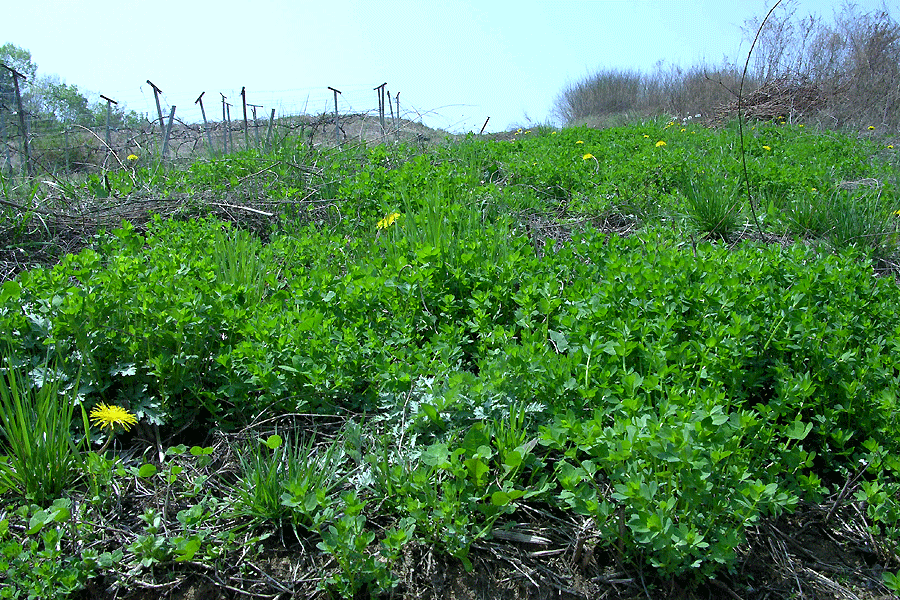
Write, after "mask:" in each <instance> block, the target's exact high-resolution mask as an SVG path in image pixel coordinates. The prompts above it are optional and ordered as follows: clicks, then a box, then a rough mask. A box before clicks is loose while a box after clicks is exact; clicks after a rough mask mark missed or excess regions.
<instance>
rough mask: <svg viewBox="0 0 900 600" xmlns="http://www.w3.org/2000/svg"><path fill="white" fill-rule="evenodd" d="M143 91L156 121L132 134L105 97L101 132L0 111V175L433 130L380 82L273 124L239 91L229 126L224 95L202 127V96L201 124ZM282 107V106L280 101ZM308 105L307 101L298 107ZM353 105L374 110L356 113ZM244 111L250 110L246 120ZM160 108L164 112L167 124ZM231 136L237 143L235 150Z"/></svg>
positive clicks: (417, 136) (272, 116) (199, 106)
mask: <svg viewBox="0 0 900 600" xmlns="http://www.w3.org/2000/svg"><path fill="white" fill-rule="evenodd" d="M147 84H148V85H150V86H151V88H152V90H153V96H154V100H153V102H154V105H155V106H154V108H155V109H156V111H155V112H156V117H157V118H155V119H152V120H151V119H149V118H148V117H146V116H145V120H144V122H142V123H140V124H139V126H137V127H122V126H119V127H114V126H112V125H111V124H110V115H111V111H112V104H116V105H117V106H118V104H119V102H117V101H116V100H112V99H111V98H109V97H108V96H105V95H101V98H102V99H104V100H106V101H107V122H106V126H105V127H101V126H96V125H95V126H82V125H71V124H69V125H65V124H61V123H60V122H59V121H57V120H56V119H54V118H44V119H42V118H39V117H35V116H33V115H29V114H28V113H25V112H24V111H19V110H15V109H13V108H12V107H9V106H7V105H3V104H0V144H2V146H3V147H2V148H0V152H2V154H0V173H2V174H3V175H6V176H9V177H11V176H13V175H14V174H16V173H22V174H24V173H28V174H29V175H31V174H32V173H31V171H30V170H31V169H36V170H37V171H40V172H43V173H50V174H60V173H65V172H78V171H88V172H90V171H97V170H103V169H111V168H118V167H119V166H120V165H128V164H129V163H130V162H131V161H130V160H129V157H133V158H134V157H136V158H137V160H138V161H147V160H157V159H161V160H163V161H165V162H166V163H167V164H174V163H184V162H190V161H193V160H196V159H197V158H199V157H202V156H205V157H215V156H222V155H224V154H230V153H232V152H237V151H241V150H246V149H253V148H256V149H270V148H271V147H272V146H273V144H274V143H276V142H277V141H278V140H280V139H283V138H284V137H286V136H288V135H303V136H305V137H306V139H307V140H308V141H309V143H312V144H335V143H336V144H342V143H344V142H347V141H356V140H359V141H366V142H371V143H382V142H387V141H410V140H413V141H416V140H418V141H422V140H424V139H427V138H428V136H429V135H430V131H431V130H430V129H429V128H428V127H426V126H425V125H424V124H423V123H422V117H423V114H428V113H422V112H419V111H416V110H415V109H410V108H407V107H410V106H411V105H410V103H409V102H406V103H404V108H405V109H406V110H404V111H403V112H402V113H401V111H400V98H399V96H400V94H399V92H398V93H396V96H395V99H396V109H397V111H396V114H394V105H393V103H392V100H393V99H392V98H391V95H390V92H387V91H386V89H387V88H386V86H387V84H386V83H384V84H382V85H380V86H377V87H376V88H374V91H372V88H368V89H367V90H363V89H359V88H357V89H356V90H349V91H346V90H345V91H344V92H341V91H339V90H337V89H336V88H333V87H328V88H326V90H327V91H328V92H327V93H328V95H329V96H332V93H333V108H332V107H329V106H327V104H326V105H325V106H323V107H322V111H321V112H320V113H317V114H311V113H309V112H307V111H306V110H303V111H301V112H299V113H294V114H285V113H284V112H282V116H281V117H278V118H276V109H275V108H271V112H270V113H269V114H268V115H266V113H265V111H263V112H262V115H263V116H262V117H261V118H260V116H259V115H258V114H257V109H260V108H265V105H263V104H258V103H253V102H251V101H249V100H252V99H253V97H252V95H251V92H249V91H248V90H246V88H242V90H241V93H240V96H241V99H240V101H241V106H240V108H241V110H240V113H241V114H240V116H239V117H238V118H237V119H236V120H232V118H231V110H230V109H231V106H232V105H233V104H232V103H230V102H228V96H226V95H225V94H224V93H220V96H221V101H222V120H221V121H215V120H212V121H211V120H208V118H207V114H206V110H205V107H204V106H203V97H204V94H205V92H202V93H200V95H199V96H198V97H197V99H196V100H195V101H194V103H193V105H192V106H191V109H193V110H190V109H189V110H187V111H185V112H187V113H189V114H194V115H196V113H197V112H198V111H199V113H200V114H199V115H196V116H199V117H200V118H201V119H202V122H196V121H197V119H196V117H195V118H194V121H195V122H190V121H186V120H183V118H182V115H180V114H177V113H176V106H175V105H174V104H173V105H168V103H167V102H165V95H164V94H163V92H162V90H161V89H160V88H159V87H158V86H157V85H156V84H154V83H153V82H151V81H150V80H149V79H148V80H147ZM385 94H387V103H388V104H390V113H391V122H390V123H389V124H388V123H387V122H386V108H387V107H386V106H385V104H386V102H385ZM373 96H374V97H373ZM248 99H249V100H248ZM330 100H331V98H329V101H330ZM280 104H281V105H282V106H283V105H284V101H281V102H280ZM293 105H294V106H296V105H297V104H296V103H294V104H293ZM308 105H309V96H307V97H306V99H305V101H304V107H305V108H306V107H308ZM354 105H357V106H359V105H363V106H373V105H377V106H376V107H375V108H371V109H364V110H359V109H356V108H355V107H354ZM248 106H249V107H250V108H251V112H250V114H249V115H248V111H247V107H248ZM164 107H165V108H167V109H168V110H169V114H168V115H167V117H168V118H166V116H165V112H164V110H165V108H164ZM17 120H18V121H19V122H18V123H17V122H16V121H17ZM260 129H263V130H264V132H261V131H260ZM251 130H252V131H251ZM235 132H237V133H238V136H237V139H238V140H240V141H239V142H238V143H237V144H235V136H234V133H235ZM241 134H243V135H241ZM204 140H205V142H204ZM26 143H27V144H28V145H29V147H30V152H31V154H32V156H31V157H30V158H29V157H27V156H26V155H25V154H24V153H23V151H22V149H21V147H24V145H25V144H26ZM204 145H205V148H204ZM133 158H132V160H133Z"/></svg>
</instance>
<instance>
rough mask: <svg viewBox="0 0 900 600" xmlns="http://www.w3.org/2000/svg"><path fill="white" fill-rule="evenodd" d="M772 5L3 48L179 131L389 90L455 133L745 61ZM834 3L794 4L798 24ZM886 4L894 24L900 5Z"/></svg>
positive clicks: (364, 102)
mask: <svg viewBox="0 0 900 600" xmlns="http://www.w3.org/2000/svg"><path fill="white" fill-rule="evenodd" d="M774 1H775V0H594V1H585V0H582V1H571V0H558V1H529V0H518V1H507V0H493V1H491V0H480V1H479V0H473V1H462V0H424V1H422V2H413V1H401V0H382V1H379V2H371V1H369V2H365V1H361V0H328V1H320V2H308V1H305V0H304V1H296V0H295V1H288V0H257V1H255V2H235V1H232V0H219V1H217V2H207V1H196V2H194V1H191V0H183V1H181V2H175V1H172V0H154V1H153V2H122V1H121V0H116V1H109V0H83V1H80V2H72V1H71V0H62V1H54V2H50V1H46V0H32V1H30V2H8V3H6V4H7V5H6V6H5V7H4V8H3V10H2V15H3V21H4V24H5V27H4V28H3V29H4V36H5V37H4V38H2V39H0V43H5V42H12V43H14V44H16V45H17V46H20V47H23V48H26V49H28V50H30V51H31V53H32V58H33V60H34V62H35V63H37V65H38V73H39V74H44V75H48V74H57V75H59V76H60V77H62V78H63V80H65V81H66V82H67V83H71V84H75V85H77V86H79V88H81V89H82V90H83V91H86V92H93V93H95V94H96V93H102V94H104V95H106V96H109V97H111V98H113V99H115V100H117V101H119V102H121V103H124V104H125V105H126V106H127V108H129V109H132V110H136V111H138V112H141V113H150V114H151V115H154V114H155V112H156V108H155V104H154V102H153V92H152V89H151V88H150V86H149V85H147V84H146V80H148V79H149V80H151V81H153V83H155V84H156V85H157V86H159V87H160V88H161V89H162V90H163V92H164V94H163V100H164V102H165V106H164V109H163V110H164V111H166V112H167V108H166V107H167V106H169V105H172V104H174V105H177V109H176V116H178V117H180V118H181V119H183V120H186V121H199V119H200V112H199V109H198V107H197V106H196V105H195V104H194V101H195V100H196V98H197V96H198V95H199V94H200V92H203V91H205V92H206V95H205V96H204V102H205V103H206V106H207V114H208V115H210V114H212V115H219V117H221V96H220V95H219V93H220V92H221V93H224V94H225V95H226V96H228V97H229V101H230V102H235V104H236V105H237V104H239V103H240V97H239V94H240V90H241V87H242V86H246V88H247V101H248V102H250V103H253V104H262V105H264V107H265V108H263V109H261V112H262V113H268V112H269V110H270V109H271V108H275V109H277V113H278V114H279V115H281V114H296V113H300V112H311V113H320V112H322V111H323V110H326V109H328V110H330V109H331V107H332V106H333V100H332V95H331V92H330V91H328V89H327V86H332V87H335V88H338V89H340V90H341V91H342V92H343V97H342V99H341V102H340V104H339V108H340V110H341V111H342V112H348V111H358V112H365V111H370V110H374V109H375V108H376V107H377V99H376V95H375V92H374V91H373V90H372V88H374V87H375V86H377V85H379V84H381V83H384V82H387V84H388V85H387V89H388V90H389V91H390V92H391V94H395V93H397V92H400V105H401V110H402V112H403V115H404V117H407V118H413V119H417V114H418V115H421V116H422V118H423V119H424V121H425V123H426V124H429V125H432V126H436V127H441V128H444V129H448V130H451V131H469V130H475V131H477V130H478V129H480V127H481V124H482V123H483V122H484V120H485V118H487V117H490V118H491V120H490V124H489V126H488V130H489V131H497V130H501V129H507V128H509V127H511V126H513V125H526V124H527V123H528V119H530V120H531V121H532V122H534V123H541V122H546V121H548V120H549V119H551V118H552V109H553V105H554V101H555V99H556V98H557V96H558V95H559V93H560V92H561V91H562V89H563V88H564V87H565V86H566V84H568V83H572V82H576V81H578V80H579V79H581V78H583V77H585V76H587V75H589V74H591V73H593V72H595V71H596V70H597V69H600V68H634V69H640V70H644V71H651V70H652V69H653V66H654V65H655V64H656V63H657V62H658V61H660V60H663V61H665V62H666V63H667V64H678V65H681V66H685V67H688V66H691V65H693V64H697V63H699V62H701V61H704V60H705V61H706V62H707V63H709V64H714V65H718V64H721V63H722V62H723V59H724V58H727V59H729V60H732V61H734V60H736V59H737V60H740V61H742V60H743V57H744V56H745V54H746V51H747V49H748V48H749V44H748V43H747V42H746V41H745V40H744V39H743V37H744V36H743V32H742V27H743V25H744V24H745V21H746V19H747V18H749V17H752V16H762V15H764V14H765V12H766V11H767V10H768V9H769V8H770V7H771V6H772V5H773V4H774ZM856 4H857V6H859V7H860V8H861V9H862V10H864V11H867V10H872V9H875V8H879V7H881V6H882V5H883V4H885V3H884V2H882V0H858V1H857V2H856ZM841 5H843V2H841V1H840V0H800V1H799V10H798V14H801V13H802V14H807V13H809V12H815V13H818V14H822V15H824V16H828V17H830V16H831V14H832V12H833V10H834V9H835V8H839V7H840V6H841ZM886 5H887V6H888V7H889V8H890V9H891V12H892V13H894V14H897V13H896V12H895V11H896V8H897V5H898V0H888V1H887V3H886ZM234 111H235V109H234V108H233V109H232V116H234V115H235V114H236V113H235V112H234Z"/></svg>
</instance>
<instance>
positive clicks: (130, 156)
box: [125, 154, 138, 160]
mask: <svg viewBox="0 0 900 600" xmlns="http://www.w3.org/2000/svg"><path fill="white" fill-rule="evenodd" d="M125 158H126V159H127V160H137V159H138V157H137V156H136V155H134V154H129V155H128V156H126V157H125Z"/></svg>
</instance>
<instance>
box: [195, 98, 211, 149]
mask: <svg viewBox="0 0 900 600" xmlns="http://www.w3.org/2000/svg"><path fill="white" fill-rule="evenodd" d="M205 93H206V92H200V95H199V96H197V99H196V100H194V104H199V105H200V114H201V115H203V130H204V131H205V132H206V147H207V148H208V149H209V155H210V156H212V155H213V147H212V138H211V137H210V136H209V123H207V121H206V110H205V109H204V108H203V94H205Z"/></svg>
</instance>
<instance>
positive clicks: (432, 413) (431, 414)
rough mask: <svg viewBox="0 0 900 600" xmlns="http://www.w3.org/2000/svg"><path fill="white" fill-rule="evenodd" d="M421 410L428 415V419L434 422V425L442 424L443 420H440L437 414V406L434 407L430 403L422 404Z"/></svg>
mask: <svg viewBox="0 0 900 600" xmlns="http://www.w3.org/2000/svg"><path fill="white" fill-rule="evenodd" d="M421 408H422V412H423V413H425V415H426V416H427V417H428V419H429V420H430V421H431V422H432V423H434V424H435V425H443V424H444V422H443V421H442V420H441V417H440V416H439V415H438V411H437V408H435V407H434V406H433V405H431V404H423V405H422V407H421Z"/></svg>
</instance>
